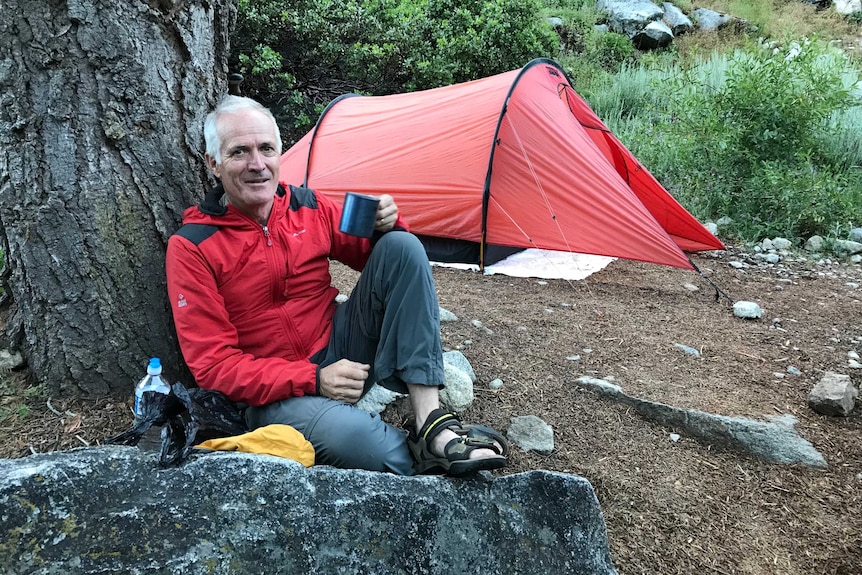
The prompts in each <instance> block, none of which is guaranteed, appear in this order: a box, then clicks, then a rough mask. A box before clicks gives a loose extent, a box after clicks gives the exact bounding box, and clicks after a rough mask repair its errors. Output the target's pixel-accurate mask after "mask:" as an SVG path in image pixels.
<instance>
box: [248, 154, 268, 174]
mask: <svg viewBox="0 0 862 575" xmlns="http://www.w3.org/2000/svg"><path fill="white" fill-rule="evenodd" d="M263 160H264V158H263V154H261V153H260V152H259V151H258V150H252V151H251V153H250V155H249V158H248V169H249V170H251V171H253V172H261V171H263V170H264V169H265V168H266V164H265V163H264V161H263Z"/></svg>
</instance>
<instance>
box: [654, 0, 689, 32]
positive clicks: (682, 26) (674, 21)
mask: <svg viewBox="0 0 862 575" xmlns="http://www.w3.org/2000/svg"><path fill="white" fill-rule="evenodd" d="M661 7H662V10H664V18H663V20H664V23H665V24H667V26H668V28H670V30H671V32H672V33H673V35H674V36H679V35H680V34H685V33H686V32H691V31H692V30H694V24H692V22H691V20H690V19H689V17H688V16H686V15H685V14H684V13H683V11H682V10H680V9H679V8H677V7H676V6H674V5H673V4H671V3H670V2H662V5H661Z"/></svg>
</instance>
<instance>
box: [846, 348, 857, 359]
mask: <svg viewBox="0 0 862 575" xmlns="http://www.w3.org/2000/svg"><path fill="white" fill-rule="evenodd" d="M847 357H849V358H850V359H859V353H858V352H856V351H855V350H852V349H851V350H850V351H848V352H847Z"/></svg>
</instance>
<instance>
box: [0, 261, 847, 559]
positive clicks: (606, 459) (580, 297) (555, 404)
mask: <svg viewBox="0 0 862 575" xmlns="http://www.w3.org/2000/svg"><path fill="white" fill-rule="evenodd" d="M693 259H694V261H695V263H696V264H697V265H698V267H700V269H701V270H702V271H703V272H704V273H705V274H706V275H707V276H709V277H710V278H711V279H712V280H713V281H714V282H715V283H716V284H717V285H718V286H719V287H721V288H722V290H723V291H725V292H726V293H727V294H728V295H729V296H730V297H731V298H733V299H735V300H751V301H755V302H757V303H758V304H759V305H760V306H761V307H762V308H763V310H764V315H763V317H762V318H761V319H760V320H741V319H737V318H735V317H734V316H733V314H732V312H731V310H730V306H729V304H728V302H727V301H726V300H722V301H720V302H718V303H716V302H715V300H714V293H715V292H714V291H713V290H712V288H711V287H710V286H709V284H708V283H707V282H705V281H703V280H702V279H700V277H699V276H698V275H697V274H696V273H694V272H691V271H685V270H678V269H673V268H667V267H660V266H655V265H649V264H640V263H635V262H630V261H622V260H618V261H614V262H613V263H611V264H610V265H609V266H608V267H607V268H605V269H604V270H602V271H601V272H598V273H596V274H594V275H592V276H591V277H589V278H588V279H587V280H585V281H579V282H572V283H570V282H566V281H561V280H549V281H547V282H546V283H542V282H539V281H538V280H536V279H518V278H510V277H505V276H483V275H480V274H478V273H474V272H462V271H456V270H451V269H443V268H435V269H434V275H435V278H436V280H437V283H438V292H439V296H440V304H441V306H443V307H444V308H446V309H448V310H450V311H452V312H453V313H455V314H456V315H457V316H458V317H459V318H460V320H459V321H458V322H454V323H446V324H444V325H443V327H442V333H443V339H444V345H445V346H447V347H448V348H451V349H456V348H460V349H461V350H462V351H463V353H464V354H465V355H466V356H467V358H468V359H469V360H470V362H471V364H472V365H473V367H474V369H475V371H476V374H477V376H478V381H477V385H476V401H475V403H474V405H473V407H471V408H470V409H469V410H468V412H467V413H466V414H464V416H465V419H466V420H470V421H481V422H484V423H488V424H491V425H493V426H494V427H496V428H497V429H501V430H505V429H506V428H507V426H508V423H509V420H510V419H511V418H512V417H515V416H519V415H535V416H538V417H540V418H542V419H543V420H544V421H546V422H547V423H549V424H550V425H551V426H552V427H553V429H554V439H555V449H554V451H553V452H552V453H550V454H545V455H542V454H537V453H526V452H523V451H521V450H519V449H517V448H516V449H514V453H513V454H512V456H511V465H510V466H509V467H507V468H506V469H505V470H504V473H517V472H520V471H526V470H530V469H549V470H554V471H560V472H566V473H576V474H579V475H582V476H584V477H586V478H587V479H588V480H589V481H590V482H591V483H592V484H593V486H594V487H595V489H596V492H597V494H598V498H599V501H600V503H601V506H602V509H603V511H604V514H605V519H606V521H607V525H608V531H609V539H610V545H611V552H612V555H613V559H614V563H615V565H616V567H617V569H618V570H619V572H620V573H622V574H626V575H633V574H638V573H649V574H657V575H659V574H660V575H670V574H693V573H718V574H776V575H778V574H780V575H815V574H835V575H839V574H840V575H854V574H858V573H862V413H860V411H862V409H860V407H858V406H857V408H856V410H855V411H854V412H853V413H852V414H851V415H850V416H849V417H847V418H839V417H826V416H822V415H818V414H817V413H815V412H813V411H812V410H811V409H809V407H808V406H807V403H806V398H807V394H808V392H809V390H810V389H811V388H812V387H813V386H814V385H815V384H816V383H817V381H819V379H820V377H821V376H822V375H823V373H824V372H826V371H836V372H840V373H847V374H850V375H851V376H852V377H853V381H854V383H855V385H856V386H857V387H859V386H860V384H862V370H858V369H856V370H853V369H850V368H849V367H848V356H847V354H848V352H850V351H853V350H855V351H857V352H859V353H862V321H860V320H862V287H860V284H862V267H860V266H859V265H848V264H839V263H832V264H826V265H818V264H816V263H815V262H813V261H794V262H792V263H781V264H778V265H775V266H768V265H757V264H756V263H755V260H753V259H748V260H746V261H749V262H751V264H752V265H751V267H749V268H745V269H735V268H733V267H731V266H730V265H729V262H730V261H731V260H744V259H745V257H744V254H740V253H738V252H736V251H734V250H730V251H728V252H717V253H713V254H704V255H699V256H695V257H694V258H693ZM353 277H354V274H353V272H351V271H350V270H346V269H344V268H341V267H339V268H336V269H335V270H334V278H335V281H336V284H337V285H339V286H340V287H342V288H346V287H348V286H350V285H351V281H352V278H353ZM685 284H693V285H695V286H697V287H698V288H699V290H698V291H690V290H689V289H687V288H686V287H685ZM474 319H478V320H480V321H481V322H482V324H483V325H484V326H485V327H487V328H488V329H489V330H490V332H491V333H488V332H487V331H485V330H482V329H477V328H476V327H475V326H474V325H473V324H472V323H471V320H474ZM468 340H471V341H472V343H470V344H467V343H466V342H467V341H468ZM675 343H681V344H684V345H687V346H690V347H693V348H696V349H698V350H699V351H700V353H701V354H702V355H701V357H700V358H695V357H693V356H691V355H687V354H685V353H684V352H682V351H681V350H680V349H678V348H676V347H675V346H674V344H675ZM587 350H590V351H587ZM572 356H580V360H571V359H567V358H569V357H572ZM791 366H792V367H795V368H797V369H799V370H800V371H801V372H802V374H801V375H792V374H790V373H788V371H787V368H788V367H791ZM579 375H591V376H593V377H611V376H612V377H613V378H614V380H615V382H616V383H617V384H618V385H620V386H622V388H623V389H624V390H625V391H626V392H627V393H628V394H630V395H634V396H637V397H640V398H645V399H650V400H654V401H660V402H663V403H667V404H670V405H674V406H677V407H682V408H695V409H699V410H703V411H708V412H712V413H717V414H722V415H728V416H744V417H749V418H756V419H761V420H763V419H766V418H768V417H769V416H773V415H779V414H792V415H793V416H795V417H796V418H797V419H798V423H797V425H796V429H797V430H798V432H799V434H800V435H801V436H802V437H804V438H805V439H807V440H808V441H810V442H811V443H812V444H813V445H814V447H815V448H816V449H818V450H819V451H820V453H822V455H823V456H824V458H825V459H826V461H827V463H828V468H827V469H813V468H809V467H805V466H803V465H779V464H774V463H767V462H764V461H761V460H758V459H756V458H755V457H753V456H751V455H748V454H745V453H739V452H734V451H730V450H727V449H725V448H723V447H722V446H719V445H708V444H705V443H702V442H699V441H697V440H695V439H693V438H691V437H687V436H686V435H685V434H684V433H681V435H682V437H681V438H680V439H679V441H677V442H674V441H672V440H671V438H670V434H671V433H674V432H679V431H680V430H676V429H670V428H666V427H662V426H660V425H656V424H654V423H651V422H649V421H646V420H644V419H643V418H641V417H640V416H639V415H637V414H636V413H634V412H633V411H632V410H630V409H628V408H626V407H625V406H621V405H619V404H615V403H613V402H611V401H609V400H607V399H603V398H601V397H599V396H598V395H596V394H595V393H593V392H590V391H584V390H581V389H579V388H578V387H576V386H575V385H574V384H573V381H574V380H575V378H577V377H578V376H579ZM495 378H500V379H502V380H503V382H504V384H503V387H502V388H501V389H499V390H497V391H492V390H489V389H488V388H487V384H488V382H490V381H491V380H493V379H495ZM5 389H6V391H4V394H5V395H4V396H3V397H0V406H5V407H6V409H5V411H4V413H9V411H10V409H9V406H14V405H19V406H20V405H22V404H23V403H24V402H26V403H27V405H28V406H29V407H28V409H27V410H24V411H22V410H20V409H18V410H17V411H16V412H17V413H19V414H20V415H25V416H23V417H20V416H9V417H6V418H4V419H3V420H2V421H0V434H2V437H3V438H4V440H3V442H2V445H0V457H22V456H26V455H28V454H30V453H31V452H45V451H50V450H57V449H67V448H72V447H80V446H81V445H82V444H84V443H89V444H97V443H99V442H100V441H101V440H102V439H103V438H104V437H106V436H108V435H111V434H113V433H115V432H118V431H121V430H124V429H125V428H126V427H127V426H128V424H129V423H130V412H129V405H128V402H122V401H117V400H112V399H107V398H103V399H94V400H73V399H61V398H55V399H53V400H50V402H47V401H46V400H45V398H44V397H41V398H40V397H39V396H38V395H37V394H34V393H32V392H30V394H29V395H30V397H25V396H24V395H23V394H22V393H17V395H16V392H15V391H14V389H12V388H10V387H9V386H8V385H7V387H6V388H5ZM25 411H29V413H24V412H25Z"/></svg>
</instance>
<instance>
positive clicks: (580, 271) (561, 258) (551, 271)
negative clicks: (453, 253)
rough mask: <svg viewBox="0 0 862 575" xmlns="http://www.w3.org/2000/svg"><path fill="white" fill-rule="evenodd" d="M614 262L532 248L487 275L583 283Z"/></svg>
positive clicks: (461, 266) (489, 269)
mask: <svg viewBox="0 0 862 575" xmlns="http://www.w3.org/2000/svg"><path fill="white" fill-rule="evenodd" d="M615 259H616V258H611V257H607V256H592V255H586V254H575V253H571V252H556V251H550V250H537V249H529V250H524V251H522V252H518V253H516V254H512V255H511V256H509V257H507V258H506V259H504V260H500V261H499V262H497V263H495V264H494V265H490V266H485V275H494V274H503V275H507V276H511V277H517V278H540V279H564V280H582V279H584V278H585V277H588V276H590V275H591V274H593V273H595V272H597V271H599V270H601V269H604V268H605V266H607V265H608V264H609V263H611V262H612V261H614V260H615ZM431 265H434V266H441V267H447V268H456V269H462V270H473V271H478V270H479V266H478V265H474V264H447V263H439V262H431Z"/></svg>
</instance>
